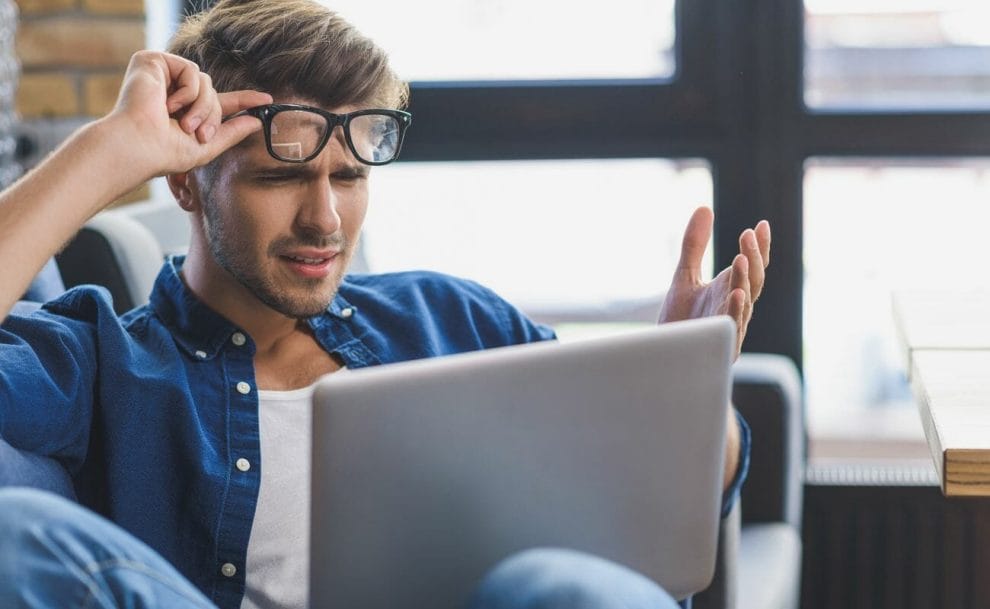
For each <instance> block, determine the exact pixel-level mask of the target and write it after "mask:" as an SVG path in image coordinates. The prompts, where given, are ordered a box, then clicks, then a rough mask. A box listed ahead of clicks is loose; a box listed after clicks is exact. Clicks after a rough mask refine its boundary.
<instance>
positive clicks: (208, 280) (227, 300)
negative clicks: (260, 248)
mask: <svg viewBox="0 0 990 609" xmlns="http://www.w3.org/2000/svg"><path fill="white" fill-rule="evenodd" d="M212 267H213V268H212V269H211V265H210V264H209V263H207V262H204V259H203V257H202V255H197V252H195V251H193V250H190V252H189V255H188V256H187V257H186V260H185V262H184V263H183V265H182V271H181V273H180V277H181V278H182V280H183V282H184V283H185V284H186V287H188V288H189V290H190V291H192V293H193V294H194V295H195V296H196V298H198V299H199V300H200V301H201V302H203V303H204V304H206V305H207V306H209V307H210V308H211V309H213V310H214V311H216V312H217V313H219V314H221V315H223V316H224V317H226V318H227V319H228V320H230V321H231V323H233V324H234V325H236V326H238V327H239V328H242V329H243V330H244V331H245V332H247V333H248V335H249V336H250V337H251V338H252V340H254V343H255V349H256V352H257V353H258V355H259V356H263V355H264V354H265V353H268V352H270V351H272V350H274V349H276V348H277V345H278V344H279V343H280V342H282V341H284V340H286V339H288V338H291V337H292V336H293V335H294V334H296V333H297V332H300V331H303V332H308V328H302V327H300V326H301V325H302V326H305V324H302V322H300V321H299V320H298V319H294V318H292V317H288V316H286V315H284V314H282V313H279V312H278V311H276V310H274V309H272V308H271V307H269V306H268V305H266V304H265V303H263V302H262V301H260V300H258V298H257V297H256V296H255V295H254V294H252V293H251V292H250V291H248V290H247V288H245V287H244V286H243V285H241V284H240V283H239V282H237V281H235V280H234V279H233V277H231V276H230V274H229V273H227V272H226V271H224V270H223V269H220V268H219V267H216V265H212Z"/></svg>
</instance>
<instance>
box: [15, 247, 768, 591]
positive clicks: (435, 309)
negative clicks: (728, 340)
mask: <svg viewBox="0 0 990 609" xmlns="http://www.w3.org/2000/svg"><path fill="white" fill-rule="evenodd" d="M182 261H183V259H182V258H173V259H171V260H169V261H168V262H166V264H165V266H164V267H163V269H162V271H161V273H160V274H159V276H158V279H157V281H156V283H155V288H154V290H153V292H152V294H151V300H150V303H149V304H148V305H146V306H143V307H139V308H137V309H135V310H133V311H131V312H129V313H127V314H126V315H124V316H122V317H118V316H117V315H115V314H114V311H113V308H112V306H111V302H110V298H109V296H108V294H107V293H106V291H105V290H103V289H102V288H96V287H92V286H85V287H81V288H76V289H73V290H71V291H69V292H67V293H66V294H64V295H63V296H61V297H60V298H58V299H56V300H54V301H52V302H49V303H47V304H46V305H45V306H44V307H43V308H42V309H41V310H40V311H38V312H35V313H34V314H32V315H31V316H29V317H19V316H13V315H12V316H9V317H8V319H7V320H6V321H5V322H4V324H3V329H2V331H0V436H2V437H3V438H4V439H6V440H7V442H9V443H10V444H11V445H13V446H15V447H17V448H20V449H22V450H27V451H31V452H34V453H38V454H43V455H48V456H53V457H55V458H56V459H57V460H59V461H60V462H61V463H62V464H63V465H65V466H66V468H67V469H68V470H69V472H70V473H71V474H72V477H73V480H74V483H75V486H76V490H77V493H78V495H79V499H80V501H81V502H82V503H83V504H85V505H87V506H89V507H91V508H93V509H94V510H96V511H97V512H100V513H102V514H104V515H105V516H107V517H108V518H110V519H111V520H113V521H114V522H116V523H117V524H119V525H120V526H122V527H123V528H124V529H126V530H128V531H130V532H131V533H133V534H134V535H135V536H137V537H138V538H139V539H141V540H143V541H145V542H146V543H147V544H148V545H150V546H151V547H152V548H154V549H155V550H157V551H158V552H159V553H160V554H161V555H162V556H163V557H164V558H165V559H167V560H168V561H170V562H171V563H172V564H173V565H175V566H176V567H177V568H178V570H179V571H180V572H181V573H182V574H183V575H184V576H186V577H187V578H188V579H189V580H190V581H192V582H193V583H194V584H195V585H196V586H197V587H199V588H200V589H201V590H202V591H203V592H204V593H205V594H206V595H207V596H208V597H209V598H210V599H212V600H213V602H215V603H216V604H217V605H218V606H219V607H221V608H223V609H234V608H237V607H239V606H240V603H241V599H242V597H243V593H244V568H243V565H244V564H245V558H246V553H247V545H248V537H249V535H250V532H251V523H252V520H253V517H254V510H255V506H256V503H257V498H258V489H259V483H260V471H261V455H260V443H259V436H258V398H257V391H256V385H255V377H254V364H253V356H254V352H255V347H254V343H253V342H252V341H251V339H250V337H248V336H247V334H246V333H245V332H243V330H241V329H239V328H237V327H236V326H234V325H233V324H231V323H230V322H229V321H228V320H226V319H225V318H224V317H222V316H221V315H219V314H218V313H216V312H215V311H213V310H211V309H210V308H209V307H207V306H206V305H205V304H203V303H201V302H200V301H198V300H197V299H196V298H195V296H194V295H193V294H192V293H191V292H190V291H189V290H188V288H186V286H185V284H184V283H183V281H182V279H181V278H180V276H179V271H180V268H181V265H182ZM308 323H309V325H310V327H311V328H312V330H313V334H314V336H315V337H316V340H317V341H318V342H319V343H320V345H321V346H322V347H323V348H324V349H326V350H327V351H328V352H330V353H335V354H337V355H338V356H339V357H340V359H341V360H342V361H343V363H344V364H345V365H346V366H348V367H349V368H361V367H365V366H372V365H377V364H384V363H390V362H398V361H404V360H411V359H418V358H424V357H434V356H439V355H445V354H453V353H460V352H465V351H472V350H478V349H487V348H490V347H497V346H504V345H510V344H519V343H526V342H533V341H539V340H547V339H551V338H553V337H554V335H553V332H552V331H551V330H550V329H548V328H546V327H544V326H540V325H537V324H534V323H533V322H531V321H530V320H528V319H527V318H526V317H525V316H524V315H523V314H522V313H520V312H519V311H518V310H516V309H515V308H513V307H512V306H511V305H509V304H508V303H506V302H505V301H504V300H502V299H501V298H499V297H498V296H496V295H495V294H494V293H493V292H491V291H490V290H488V289H486V288H484V287H482V286H480V285H478V284H476V283H473V282H469V281H464V280H458V279H454V278H451V277H447V276H444V275H440V274H436V273H427V272H416V273H396V274H385V275H351V276H348V277H347V278H346V279H345V281H344V282H343V283H342V284H341V286H340V290H339V292H338V294H337V296H336V297H335V298H334V300H333V302H332V303H331V305H330V306H329V307H328V309H327V311H326V312H325V313H324V314H322V315H319V316H317V317H314V318H312V319H310V320H309V321H308ZM242 339H246V340H242ZM744 436H745V439H746V441H745V443H744V444H745V446H744V447H743V452H742V455H743V457H744V458H748V452H749V451H748V448H749V447H748V444H749V442H748V434H744ZM241 458H244V459H247V460H248V461H250V462H251V463H252V464H258V466H257V467H251V468H250V469H249V470H248V471H246V472H242V471H240V470H239V469H238V468H237V467H235V462H236V461H237V460H238V459H241ZM744 475H745V467H741V468H740V474H739V475H737V477H736V481H735V483H734V485H733V488H732V489H731V490H730V492H729V493H727V498H726V507H728V505H729V504H731V502H732V501H733V500H734V497H735V495H736V494H737V493H738V488H739V486H740V485H741V483H742V479H743V477H744ZM227 563H230V564H232V565H234V566H235V567H237V571H236V573H235V574H233V575H232V576H227V575H224V574H223V573H222V571H221V567H222V566H223V565H225V564H227ZM228 573H229V570H228Z"/></svg>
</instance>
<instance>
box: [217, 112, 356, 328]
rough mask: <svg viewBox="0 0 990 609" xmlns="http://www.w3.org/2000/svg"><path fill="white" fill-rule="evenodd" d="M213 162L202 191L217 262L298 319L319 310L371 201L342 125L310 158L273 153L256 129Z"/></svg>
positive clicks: (329, 297)
mask: <svg viewBox="0 0 990 609" xmlns="http://www.w3.org/2000/svg"><path fill="white" fill-rule="evenodd" d="M280 101H284V102H287V103H301V104H309V105H314V104H312V102H309V101H307V100H298V99H288V100H280ZM327 109H328V110H329V111H331V112H347V111H351V110H354V109H356V108H352V107H345V108H327ZM215 165H216V168H215V169H214V171H212V172H208V171H207V172H203V174H202V175H204V176H210V174H212V176H210V178H212V179H210V178H208V179H209V183H208V184H206V185H205V188H204V189H203V190H202V192H203V195H202V196H203V199H204V200H203V210H204V218H203V224H204V232H205V236H206V240H207V244H208V246H209V249H210V253H211V254H212V257H213V259H214V261H215V262H216V263H217V264H218V265H219V266H220V267H221V268H222V269H224V270H225V271H227V273H229V274H230V275H231V276H232V277H233V278H234V279H235V280H236V281H237V282H238V283H239V284H240V285H241V286H243V287H244V288H246V289H247V290H248V291H249V292H250V293H251V294H252V295H253V296H254V297H256V298H257V299H258V300H260V301H262V302H263V303H264V304H266V305H268V306H269V307H270V308H272V309H274V310H276V311H278V312H280V313H282V314H283V315H286V316H289V317H294V318H300V319H301V318H307V317H312V316H314V315H318V314H319V313H321V312H322V311H324V310H325V309H326V307H327V306H328V305H329V304H330V301H331V300H333V297H334V295H335V294H336V292H337V288H338V286H339V285H340V281H341V279H342V277H343V275H344V271H345V269H346V268H347V266H348V264H349V262H350V260H351V257H352V256H353V254H354V249H355V247H356V246H357V241H358V238H359V236H360V232H361V225H362V224H363V222H364V217H365V212H366V211H367V206H368V174H369V170H370V167H368V166H366V165H362V164H361V163H359V162H358V161H357V160H356V159H355V158H354V156H353V154H351V152H350V150H348V148H347V145H346V144H345V142H344V136H343V131H342V129H341V128H340V127H338V128H337V129H336V130H335V131H334V133H333V136H332V137H331V138H330V141H329V142H328V143H327V145H326V148H324V149H323V152H322V153H321V154H320V155H319V156H318V157H316V158H315V159H313V160H312V161H309V162H307V163H286V162H284V161H278V160H276V159H274V158H272V157H271V156H270V155H269V154H268V151H267V150H266V148H265V140H264V134H263V133H262V132H261V131H258V132H257V133H255V134H253V135H252V136H250V137H249V138H248V139H246V140H245V141H244V142H243V143H242V144H240V145H239V146H237V147H235V148H233V149H231V150H229V151H228V152H226V153H225V154H224V155H223V156H222V157H220V158H219V159H218V160H217V161H216V163H215Z"/></svg>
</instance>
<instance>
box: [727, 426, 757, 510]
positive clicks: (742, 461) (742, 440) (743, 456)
mask: <svg viewBox="0 0 990 609" xmlns="http://www.w3.org/2000/svg"><path fill="white" fill-rule="evenodd" d="M733 412H734V413H735V415H736V421H738V422H739V467H737V468H736V475H735V477H733V478H732V483H731V484H729V488H727V489H725V492H724V493H722V518H725V517H726V516H728V515H729V512H731V511H732V507H733V506H734V505H735V504H736V502H737V501H739V493H740V492H742V486H743V483H744V482H745V481H746V476H747V475H749V449H750V446H751V444H752V441H753V439H752V432H751V431H750V429H749V424H748V423H746V419H744V418H743V416H742V415H741V414H739V411H738V410H735V409H733Z"/></svg>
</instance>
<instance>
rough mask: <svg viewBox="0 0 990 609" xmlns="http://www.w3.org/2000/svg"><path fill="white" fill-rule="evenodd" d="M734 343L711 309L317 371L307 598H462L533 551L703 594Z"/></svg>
mask: <svg viewBox="0 0 990 609" xmlns="http://www.w3.org/2000/svg"><path fill="white" fill-rule="evenodd" d="M735 338H736V337H735V327H734V325H733V323H732V321H731V320H730V319H729V318H728V317H720V318H709V319H703V320H695V321H689V322H681V323H676V324H666V325H663V326H659V327H655V328H650V329H647V330H642V331H636V332H631V333H628V334H623V335H618V336H613V337H609V338H599V339H589V340H583V341H575V342H570V343H563V344H562V343H541V344H534V345H523V346H517V347H505V348H500V349H493V350H488V351H483V352H476V353H469V354H463V355H456V356H450V357H443V358H436V359H430V360H420V361H414V362H406V363H401V364H393V365H387V366H380V367H377V368H370V369H362V370H355V371H353V372H349V373H348V374H341V375H330V376H328V377H326V378H324V379H322V380H321V381H320V383H319V385H318V387H317V389H316V392H315V394H314V398H313V400H314V412H313V498H312V520H311V523H312V524H311V526H312V538H311V552H312V553H311V558H312V560H311V579H310V600H311V603H310V606H311V607H312V608H313V609H337V608H339V609H355V608H361V609H402V608H410V609H420V608H430V609H455V608H460V607H463V606H464V604H465V602H466V601H467V600H468V598H469V597H470V594H471V592H472V590H473V589H474V588H475V586H476V585H477V583H478V582H479V581H480V579H481V578H482V577H483V576H484V574H485V573H487V572H488V571H489V570H490V569H491V568H492V567H493V566H495V564H496V563H498V562H499V561H500V560H501V559H503V558H506V557H507V556H510V555H512V554H514V553H517V552H520V551H522V550H525V549H528V548H534V547H556V548H571V549H576V550H580V551H583V552H588V553H591V554H595V555H598V556H601V557H604V558H608V559H611V560H613V561H616V562H618V563H621V564H624V565H627V566H629V567H631V568H633V569H635V570H637V571H639V572H641V573H643V574H645V575H646V576H648V577H650V578H652V579H653V580H655V581H657V582H658V583H660V585H662V586H663V587H664V588H665V589H666V590H667V591H668V592H669V593H671V594H672V595H673V596H675V597H677V598H682V597H685V596H687V595H689V594H692V593H694V592H697V591H700V590H702V589H704V588H705V587H706V586H707V585H708V582H709V581H710V579H711V577H712V573H713V569H714V564H715V551H716V538H717V532H718V520H719V507H720V498H721V485H722V476H723V453H724V447H725V442H724V436H725V429H726V408H727V404H728V402H729V372H730V366H731V363H732V359H733V354H734V344H735Z"/></svg>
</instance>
